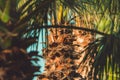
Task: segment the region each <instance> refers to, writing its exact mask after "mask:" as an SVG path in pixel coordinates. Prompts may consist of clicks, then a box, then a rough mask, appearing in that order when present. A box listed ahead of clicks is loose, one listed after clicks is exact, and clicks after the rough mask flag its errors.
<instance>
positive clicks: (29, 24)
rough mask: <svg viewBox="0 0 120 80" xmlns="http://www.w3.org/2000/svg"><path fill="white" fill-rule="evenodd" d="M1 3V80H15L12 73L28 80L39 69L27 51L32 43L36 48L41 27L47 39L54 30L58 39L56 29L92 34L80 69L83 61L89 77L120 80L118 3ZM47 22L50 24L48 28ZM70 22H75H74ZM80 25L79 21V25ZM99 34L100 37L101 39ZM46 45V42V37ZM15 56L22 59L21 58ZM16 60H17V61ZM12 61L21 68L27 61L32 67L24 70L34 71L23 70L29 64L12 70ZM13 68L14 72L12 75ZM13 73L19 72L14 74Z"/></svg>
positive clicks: (53, 0) (64, 0)
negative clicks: (33, 64)
mask: <svg viewBox="0 0 120 80" xmlns="http://www.w3.org/2000/svg"><path fill="white" fill-rule="evenodd" d="M0 1H1V2H0V53H1V60H0V61H1V63H2V62H4V63H2V64H1V69H0V70H1V72H2V75H1V79H2V78H3V79H6V78H7V79H8V78H9V79H8V80H16V79H14V78H16V76H17V75H15V74H18V76H20V77H19V78H21V76H22V78H23V80H26V78H27V79H28V78H29V79H31V77H30V76H31V75H32V77H33V73H34V72H36V71H38V70H39V69H38V68H37V69H36V68H34V67H35V66H32V64H31V63H30V60H31V58H30V57H32V56H34V54H35V53H36V52H31V55H30V54H27V52H26V49H27V48H28V46H30V45H31V44H34V47H36V46H37V45H38V43H37V44H35V43H36V40H38V39H37V37H39V34H38V33H39V32H40V31H41V28H45V30H46V37H47V34H48V30H47V28H56V29H55V31H54V30H52V31H53V32H54V34H55V39H56V38H57V37H58V36H56V35H58V30H59V29H58V28H60V29H61V28H66V29H67V30H68V29H69V30H72V29H77V30H82V31H87V32H91V33H93V34H94V35H96V36H94V37H95V38H94V41H93V42H91V43H90V44H89V45H88V46H87V47H86V49H85V51H86V54H85V57H84V59H83V61H82V63H81V64H79V66H81V65H83V63H85V62H86V61H87V62H92V69H91V70H92V71H91V73H90V75H92V76H93V77H94V80H96V79H97V78H99V79H100V80H101V79H106V80H109V79H111V80H117V79H119V78H120V68H119V67H120V63H119V61H120V60H119V57H118V56H119V55H120V54H119V47H120V43H119V35H120V34H119V27H120V24H119V23H120V20H119V17H120V13H119V12H120V11H119V8H120V6H119V4H120V1H119V0H105V1H103V0H99V1H98V0H47V1H46V0H33V1H30V0H21V1H17V0H7V1H4V0H0ZM49 17H50V18H49ZM48 21H50V23H51V24H52V25H50V26H48ZM72 21H78V22H77V23H73V22H72ZM79 22H82V24H80V23H79ZM78 26H79V27H78ZM80 26H83V27H80ZM98 34H99V35H98ZM100 35H102V36H101V37H100ZM18 43H24V44H18ZM45 43H48V40H47V38H46V42H45ZM18 53H19V54H18ZM23 53H24V54H23ZM36 54H37V53H36ZM11 55H12V58H11ZM21 55H23V56H21ZM17 56H21V57H22V58H23V57H24V59H21V57H20V58H18V57H17ZM8 57H9V58H8ZM16 57H17V59H18V60H16ZM14 58H15V59H14ZM15 61H18V62H21V65H20V66H23V62H25V64H26V63H27V62H28V64H29V65H30V66H31V68H30V70H27V71H31V70H33V71H32V72H26V71H25V69H29V68H28V67H27V66H28V65H25V67H26V68H25V69H23V68H22V69H21V67H20V66H17V69H15V68H14V67H13V65H14V64H17V62H15ZM14 62H15V63H14ZM7 65H10V66H7ZM30 66H29V67H30ZM12 69H13V72H11V71H12ZM14 69H15V70H14ZM34 69H35V70H34ZM9 70H10V71H9ZM16 70H20V71H19V72H16ZM8 72H11V73H8ZM12 73H13V74H12ZM28 73H29V74H28ZM10 74H11V75H10ZM24 74H26V75H24ZM104 74H105V76H104ZM5 75H6V76H5ZM8 75H9V76H8ZM14 75H15V76H14ZM28 76H29V77H28ZM10 77H11V78H10ZM20 80H21V79H20Z"/></svg>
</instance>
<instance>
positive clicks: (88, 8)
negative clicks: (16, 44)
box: [43, 0, 120, 80]
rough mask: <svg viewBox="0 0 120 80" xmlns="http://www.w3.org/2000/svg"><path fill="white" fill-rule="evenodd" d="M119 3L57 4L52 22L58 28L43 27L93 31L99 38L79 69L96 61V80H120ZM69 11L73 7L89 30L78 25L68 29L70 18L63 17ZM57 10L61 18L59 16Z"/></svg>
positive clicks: (91, 0)
mask: <svg viewBox="0 0 120 80" xmlns="http://www.w3.org/2000/svg"><path fill="white" fill-rule="evenodd" d="M119 3H120V2H119V0H105V1H103V0H99V1H97V0H86V1H84V0H80V1H79V0H74V1H68V0H60V1H56V4H55V3H54V7H55V8H53V9H54V10H53V17H52V16H51V19H53V20H54V24H58V25H55V26H54V24H53V26H43V27H45V28H50V27H52V28H58V27H59V28H67V29H79V30H84V31H87V32H91V33H93V34H94V35H95V36H94V37H95V38H94V40H93V41H92V42H91V43H90V44H89V45H88V46H87V47H86V49H85V51H86V50H87V52H86V54H85V56H84V59H83V60H82V63H81V64H79V66H81V65H84V63H86V62H90V63H91V62H92V68H91V73H89V75H92V78H93V79H94V80H97V79H98V80H99V79H100V80H104V79H105V80H109V79H111V80H118V79H119V78H120V77H119V76H120V68H119V67H120V63H119V61H120V60H119V57H118V56H119V55H120V54H119V46H120V43H119V26H120V24H119V21H120V20H119V17H120V15H119V14H120V13H119V7H120V6H119ZM57 6H58V7H57ZM64 6H65V7H64ZM67 8H69V10H73V13H74V14H75V15H76V14H77V15H78V14H79V15H78V16H79V17H81V18H82V19H83V26H84V27H85V28H83V27H77V26H78V25H74V26H73V25H72V26H71V25H68V24H67V26H66V24H65V23H67V22H66V18H67V17H63V16H64V15H63V14H64V13H67V11H66V12H65V10H67ZM55 11H56V12H55ZM57 11H58V15H57V16H56V14H57ZM74 11H75V12H74ZM71 13H72V12H71ZM67 15H69V14H67ZM72 16H73V15H72ZM74 17H75V18H73V20H75V19H76V16H74ZM67 19H68V18H67ZM68 20H69V19H68ZM78 20H80V19H78ZM68 22H69V21H68ZM51 23H52V22H51ZM61 23H62V24H61ZM69 26H70V27H69ZM88 26H90V27H88ZM86 27H88V28H86ZM48 50H49V49H48Z"/></svg>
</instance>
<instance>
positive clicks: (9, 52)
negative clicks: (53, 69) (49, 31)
mask: <svg viewBox="0 0 120 80" xmlns="http://www.w3.org/2000/svg"><path fill="white" fill-rule="evenodd" d="M42 2H43V3H44V4H42ZM49 2H50V1H42V0H41V1H40V0H34V1H30V0H21V1H20V0H6V1H5V0H0V79H1V80H32V78H33V77H34V76H36V75H37V74H35V72H39V70H40V66H35V65H33V64H32V62H31V61H35V62H36V61H38V58H36V57H41V56H40V55H38V52H37V51H36V50H34V51H32V50H30V52H27V51H26V50H27V48H28V47H29V46H31V45H33V46H36V45H37V44H38V43H37V40H38V38H37V37H39V34H38V33H39V31H40V29H39V27H37V26H36V25H38V24H39V25H43V23H45V21H46V20H45V18H46V15H45V16H41V15H43V14H44V13H45V12H46V10H47V7H46V8H44V9H40V10H39V8H42V6H44V5H46V4H48V3H49ZM41 17H42V20H40V19H41ZM35 56H36V57H35Z"/></svg>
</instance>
